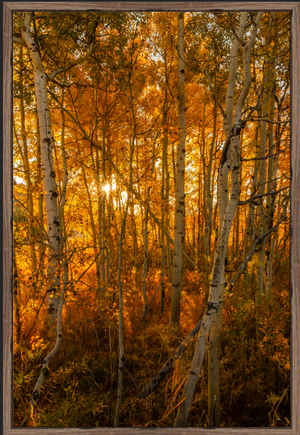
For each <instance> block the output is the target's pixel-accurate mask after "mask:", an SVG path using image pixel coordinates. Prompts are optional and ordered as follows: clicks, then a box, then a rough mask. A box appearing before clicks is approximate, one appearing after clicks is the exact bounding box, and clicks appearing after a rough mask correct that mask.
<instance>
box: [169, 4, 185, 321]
mask: <svg viewBox="0 0 300 435" xmlns="http://www.w3.org/2000/svg"><path fill="white" fill-rule="evenodd" d="M184 70H185V62H184V13H183V12H179V13H178V147H177V163H176V197H175V201H176V205H175V226H174V251H173V271H172V273H173V277H172V305H171V326H176V325H179V319H180V297H181V275H182V248H183V238H184V235H183V231H184V230H183V226H184V171H185V168H184V164H185V74H184Z"/></svg>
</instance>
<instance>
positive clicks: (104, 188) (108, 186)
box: [102, 183, 110, 194]
mask: <svg viewBox="0 0 300 435" xmlns="http://www.w3.org/2000/svg"><path fill="white" fill-rule="evenodd" d="M102 189H103V190H104V191H105V192H106V194H108V193H109V191H110V185H109V184H108V183H107V184H105V186H103V188H102Z"/></svg>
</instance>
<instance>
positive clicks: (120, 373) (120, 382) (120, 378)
mask: <svg viewBox="0 0 300 435" xmlns="http://www.w3.org/2000/svg"><path fill="white" fill-rule="evenodd" d="M128 206H129V193H128V195H127V201H126V207H125V213H124V216H123V219H122V227H121V231H120V238H119V264H118V286H119V366H118V398H117V408H116V413H115V421H114V427H118V426H119V421H120V409H121V403H122V395H123V371H124V360H125V359H124V341H123V285H122V278H121V271H122V265H123V239H124V234H125V225H126V218H127V213H128Z"/></svg>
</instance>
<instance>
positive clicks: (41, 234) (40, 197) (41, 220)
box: [36, 112, 45, 285]
mask: <svg viewBox="0 0 300 435" xmlns="http://www.w3.org/2000/svg"><path fill="white" fill-rule="evenodd" d="M36 136H37V145H36V165H37V180H36V182H37V185H38V186H39V194H38V210H39V214H38V216H39V218H38V221H39V230H38V237H39V270H41V271H43V268H44V252H45V246H44V244H43V239H45V234H44V231H43V229H44V193H43V191H42V190H41V184H42V179H43V177H42V162H41V142H40V128H39V118H38V113H37V112H36ZM42 281H43V277H42ZM41 285H42V283H41Z"/></svg>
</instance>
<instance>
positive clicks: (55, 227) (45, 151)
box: [22, 13, 61, 322]
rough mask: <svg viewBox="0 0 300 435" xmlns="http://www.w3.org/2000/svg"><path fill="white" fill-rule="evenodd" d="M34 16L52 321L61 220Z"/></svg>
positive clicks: (25, 32)
mask: <svg viewBox="0 0 300 435" xmlns="http://www.w3.org/2000/svg"><path fill="white" fill-rule="evenodd" d="M31 18H32V13H26V14H25V18H24V21H23V27H22V37H23V39H24V41H25V43H26V45H27V47H28V49H29V52H30V56H31V59H32V64H33V72H34V87H35V96H36V105H37V111H38V118H39V135H40V147H41V158H42V174H43V183H44V196H45V206H46V216H47V227H48V240H49V246H50V250H51V251H50V252H49V263H48V290H47V302H48V312H49V314H51V317H52V322H53V321H54V320H55V319H56V317H57V309H58V304H59V296H58V292H59V262H60V237H61V234H60V220H59V211H58V206H57V187H56V182H55V172H54V167H53V147H54V141H53V137H52V134H51V119H50V112H49V106H48V97H47V86H46V83H47V77H46V73H45V70H44V66H43V64H42V61H41V57H40V53H39V50H38V47H37V44H36V43H35V41H34V39H33V38H32V36H31V33H30V23H31Z"/></svg>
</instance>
